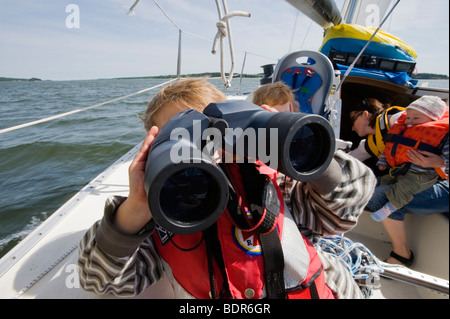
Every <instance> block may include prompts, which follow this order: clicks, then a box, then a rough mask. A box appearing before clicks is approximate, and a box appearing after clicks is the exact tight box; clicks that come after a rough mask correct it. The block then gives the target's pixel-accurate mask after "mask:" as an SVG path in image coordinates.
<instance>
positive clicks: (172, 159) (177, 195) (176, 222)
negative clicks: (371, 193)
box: [145, 101, 335, 234]
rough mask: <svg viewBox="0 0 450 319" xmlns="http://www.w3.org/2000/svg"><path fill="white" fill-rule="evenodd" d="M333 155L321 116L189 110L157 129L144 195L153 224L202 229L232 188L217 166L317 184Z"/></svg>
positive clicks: (245, 108)
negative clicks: (248, 167)
mask: <svg viewBox="0 0 450 319" xmlns="http://www.w3.org/2000/svg"><path fill="white" fill-rule="evenodd" d="M334 151H335V138H334V132H333V130H332V128H331V125H330V123H329V122H328V121H327V120H326V119H325V118H323V117H322V116H319V115H315V114H305V113H291V112H269V111H266V110H264V109H262V108H261V107H259V106H257V105H254V104H252V103H250V102H247V101H226V102H219V103H211V104H210V105H208V106H207V107H206V108H205V109H204V111H203V113H200V112H198V111H195V110H193V109H188V110H184V111H182V112H180V113H178V114H177V115H175V116H174V117H172V118H171V119H170V120H169V121H168V122H167V123H166V124H165V125H164V126H163V127H162V128H161V130H160V132H159V133H158V135H157V136H156V138H155V140H154V141H153V144H152V147H151V149H150V151H149V155H148V159H147V165H146V169H145V190H146V192H147V195H148V204H149V207H150V211H151V213H152V215H153V218H154V219H155V221H156V222H157V223H158V224H159V225H160V226H161V227H162V228H164V229H165V230H167V231H169V232H172V233H175V234H191V233H196V232H199V231H202V230H205V229H206V228H208V227H209V226H211V225H212V224H213V223H214V222H215V221H216V220H217V219H218V218H219V217H220V215H221V214H222V212H223V211H224V209H225V207H226V206H227V202H228V199H229V182H228V179H227V176H226V175H225V173H224V172H223V171H222V169H221V168H220V166H219V164H218V163H219V162H220V163H224V165H226V164H227V163H231V162H237V163H242V162H250V163H252V162H255V161H259V162H262V163H264V164H266V165H268V166H269V167H271V168H273V169H275V170H277V171H279V172H281V173H283V174H285V175H286V176H289V177H291V178H293V179H296V180H299V181H310V180H314V179H316V178H318V177H319V176H320V175H321V174H322V173H323V172H324V171H325V170H326V169H327V168H328V166H329V164H330V162H331V160H332V158H333V154H334Z"/></svg>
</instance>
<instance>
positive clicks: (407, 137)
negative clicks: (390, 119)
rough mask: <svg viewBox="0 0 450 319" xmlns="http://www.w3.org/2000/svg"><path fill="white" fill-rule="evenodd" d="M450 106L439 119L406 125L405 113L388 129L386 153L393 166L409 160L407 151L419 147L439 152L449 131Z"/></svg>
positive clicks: (389, 162)
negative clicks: (449, 110) (449, 109)
mask: <svg viewBox="0 0 450 319" xmlns="http://www.w3.org/2000/svg"><path fill="white" fill-rule="evenodd" d="M448 116H449V112H448V106H447V108H446V111H445V114H444V116H443V117H442V118H441V119H440V120H437V121H430V122H427V123H424V124H420V125H414V126H411V127H406V124H405V119H406V113H403V114H402V115H401V116H400V118H399V119H398V120H397V122H395V124H394V125H393V126H392V127H391V129H390V130H389V131H388V134H387V135H388V136H387V137H386V139H385V141H386V148H385V150H384V155H385V157H386V160H387V162H388V164H389V165H390V166H391V167H395V166H399V165H401V164H403V163H407V162H409V161H410V160H409V156H408V154H407V151H408V150H410V149H418V150H424V151H429V152H432V153H439V150H438V147H439V145H440V144H441V142H442V139H443V138H444V137H445V135H446V134H448V131H449V123H448V121H449V117H448Z"/></svg>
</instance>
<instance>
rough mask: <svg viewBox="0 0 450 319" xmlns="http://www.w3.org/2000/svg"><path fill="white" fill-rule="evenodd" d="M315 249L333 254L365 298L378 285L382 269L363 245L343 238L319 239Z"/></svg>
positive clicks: (379, 263)
mask: <svg viewBox="0 0 450 319" xmlns="http://www.w3.org/2000/svg"><path fill="white" fill-rule="evenodd" d="M317 240H318V241H317V242H316V243H315V244H314V246H315V248H316V249H318V250H322V251H324V252H327V253H331V254H333V255H334V256H335V257H336V259H337V260H339V261H340V262H341V263H342V264H343V265H344V266H345V267H346V268H347V269H348V271H349V272H350V273H351V274H352V276H353V279H354V280H355V282H356V283H357V284H358V286H359V287H360V289H361V291H362V293H363V295H364V297H365V298H368V297H370V296H371V295H372V291H373V289H378V288H380V287H381V285H380V274H381V273H383V271H384V268H383V265H382V263H381V262H380V261H379V259H378V258H377V257H376V256H375V255H374V254H373V253H372V252H371V251H370V250H369V249H368V248H367V247H366V246H364V245H363V244H361V243H354V242H353V241H351V240H350V239H348V238H346V237H344V236H330V237H320V238H319V239H317Z"/></svg>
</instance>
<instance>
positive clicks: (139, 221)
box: [114, 126, 158, 234]
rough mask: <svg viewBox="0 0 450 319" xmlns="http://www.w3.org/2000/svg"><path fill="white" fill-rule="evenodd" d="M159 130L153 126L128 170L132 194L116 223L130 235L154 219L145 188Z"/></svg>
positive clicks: (121, 209) (120, 209) (118, 211)
mask: <svg viewBox="0 0 450 319" xmlns="http://www.w3.org/2000/svg"><path fill="white" fill-rule="evenodd" d="M156 134H158V128H157V127H156V126H153V127H152V128H151V129H150V130H149V131H148V133H147V136H146V137H145V139H144V141H143V142H142V146H141V148H140V149H139V151H138V152H137V154H136V156H135V157H134V160H133V161H132V162H131V164H130V167H129V168H128V178H129V183H130V193H129V195H128V198H127V199H126V200H125V202H123V204H122V205H120V207H119V209H118V210H117V215H116V219H115V221H114V223H115V225H116V227H118V228H119V229H120V230H121V231H122V232H125V233H129V234H136V233H138V232H139V231H140V230H141V229H142V228H143V227H144V226H145V224H147V223H148V222H149V221H150V219H151V218H152V214H151V213H150V210H149V208H148V200H147V193H146V192H145V188H144V179H145V164H146V162H147V155H148V151H149V150H150V146H151V145H152V143H153V141H154V139H155V136H156Z"/></svg>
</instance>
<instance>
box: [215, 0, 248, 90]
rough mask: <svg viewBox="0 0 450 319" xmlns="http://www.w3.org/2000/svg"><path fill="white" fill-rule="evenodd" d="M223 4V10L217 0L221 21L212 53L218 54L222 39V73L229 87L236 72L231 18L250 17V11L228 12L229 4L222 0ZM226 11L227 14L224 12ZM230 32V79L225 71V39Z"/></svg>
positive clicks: (218, 24) (224, 82)
mask: <svg viewBox="0 0 450 319" xmlns="http://www.w3.org/2000/svg"><path fill="white" fill-rule="evenodd" d="M222 4H223V11H222V7H221V6H220V2H219V0H216V5H217V11H218V13H219V19H220V21H219V22H217V24H216V26H217V33H216V37H215V38H214V43H213V48H212V51H211V52H212V54H216V52H217V44H218V43H219V40H220V74H221V77H222V82H223V84H225V88H229V87H230V86H231V80H232V79H233V74H234V49H233V40H232V34H231V25H230V19H231V18H232V17H247V18H249V17H250V13H248V12H244V11H232V12H228V6H227V2H226V0H222ZM224 13H225V14H224ZM227 34H228V44H229V48H230V56H231V69H230V73H229V74H228V79H227V78H226V76H225V71H224V39H225V37H226V36H227Z"/></svg>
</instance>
